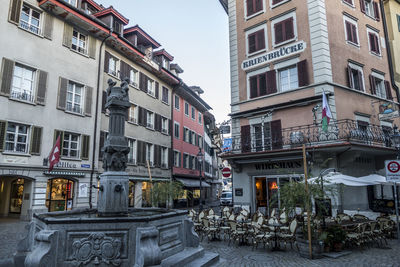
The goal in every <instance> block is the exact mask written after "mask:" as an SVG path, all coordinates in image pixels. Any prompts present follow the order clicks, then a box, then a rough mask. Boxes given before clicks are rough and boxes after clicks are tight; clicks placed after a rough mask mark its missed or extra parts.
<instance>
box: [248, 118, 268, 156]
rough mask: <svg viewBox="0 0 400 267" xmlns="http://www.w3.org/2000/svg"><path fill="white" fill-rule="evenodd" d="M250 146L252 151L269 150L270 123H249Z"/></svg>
mask: <svg viewBox="0 0 400 267" xmlns="http://www.w3.org/2000/svg"><path fill="white" fill-rule="evenodd" d="M251 136H253V137H254V138H252V147H253V150H254V151H265V150H271V125H270V123H269V122H261V123H256V124H252V125H251Z"/></svg>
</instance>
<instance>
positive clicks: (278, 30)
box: [274, 22, 284, 44]
mask: <svg viewBox="0 0 400 267" xmlns="http://www.w3.org/2000/svg"><path fill="white" fill-rule="evenodd" d="M274 31H275V44H279V43H281V42H283V41H284V40H283V22H278V23H275V25H274Z"/></svg>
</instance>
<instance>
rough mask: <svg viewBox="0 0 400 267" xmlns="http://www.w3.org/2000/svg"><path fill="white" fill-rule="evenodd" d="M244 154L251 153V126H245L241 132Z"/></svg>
mask: <svg viewBox="0 0 400 267" xmlns="http://www.w3.org/2000/svg"><path fill="white" fill-rule="evenodd" d="M240 135H241V144H242V153H245V152H250V150H251V136H250V125H244V126H242V127H241V130H240Z"/></svg>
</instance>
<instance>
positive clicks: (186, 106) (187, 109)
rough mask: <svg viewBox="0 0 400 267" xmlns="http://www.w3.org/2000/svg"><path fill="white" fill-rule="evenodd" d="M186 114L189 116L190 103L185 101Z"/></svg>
mask: <svg viewBox="0 0 400 267" xmlns="http://www.w3.org/2000/svg"><path fill="white" fill-rule="evenodd" d="M185 115H186V116H189V104H188V103H187V102H185Z"/></svg>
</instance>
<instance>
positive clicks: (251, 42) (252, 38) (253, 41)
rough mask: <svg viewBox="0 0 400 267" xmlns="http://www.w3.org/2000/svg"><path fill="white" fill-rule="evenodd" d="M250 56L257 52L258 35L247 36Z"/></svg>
mask: <svg viewBox="0 0 400 267" xmlns="http://www.w3.org/2000/svg"><path fill="white" fill-rule="evenodd" d="M247 41H248V46H249V47H248V49H249V54H251V53H253V52H255V51H256V34H255V33H252V34H249V36H247Z"/></svg>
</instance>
